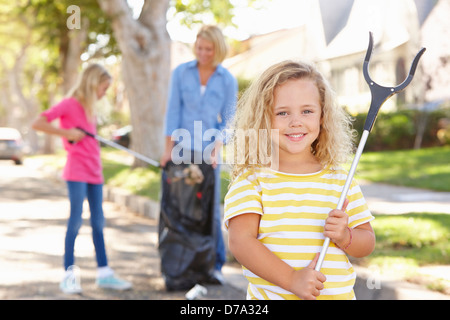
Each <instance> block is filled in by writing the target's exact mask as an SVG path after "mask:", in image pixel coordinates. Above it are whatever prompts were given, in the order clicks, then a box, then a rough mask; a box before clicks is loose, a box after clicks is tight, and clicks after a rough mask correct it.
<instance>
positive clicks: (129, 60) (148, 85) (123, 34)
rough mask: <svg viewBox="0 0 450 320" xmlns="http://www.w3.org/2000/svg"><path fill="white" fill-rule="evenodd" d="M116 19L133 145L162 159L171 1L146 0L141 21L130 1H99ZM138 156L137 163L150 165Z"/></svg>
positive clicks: (107, 12) (135, 148)
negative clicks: (134, 14)
mask: <svg viewBox="0 0 450 320" xmlns="http://www.w3.org/2000/svg"><path fill="white" fill-rule="evenodd" d="M98 2H99V4H100V7H101V8H102V10H103V11H104V12H105V13H106V14H107V15H108V16H109V17H110V18H111V19H112V27H113V32H114V37H115V38H116V40H117V43H118V44H119V47H120V50H121V52H122V76H123V81H124V83H125V86H126V90H127V93H128V98H129V102H130V116H131V125H132V126H133V132H132V136H131V140H132V145H131V148H132V149H133V150H135V151H136V152H138V153H141V154H143V155H145V156H148V157H150V158H152V159H155V160H159V158H160V156H161V154H162V151H163V125H164V121H163V119H164V114H165V106H166V99H167V89H168V85H169V76H170V37H169V34H168V32H167V30H166V22H167V21H166V12H167V9H168V6H169V0H146V1H145V3H144V6H143V8H142V12H141V15H140V17H139V19H138V20H135V19H133V17H132V13H131V10H130V8H129V7H128V5H127V3H126V0H98ZM146 165H147V164H145V163H143V162H142V161H140V160H137V159H135V162H134V166H135V167H137V166H146Z"/></svg>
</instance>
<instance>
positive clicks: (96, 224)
mask: <svg viewBox="0 0 450 320" xmlns="http://www.w3.org/2000/svg"><path fill="white" fill-rule="evenodd" d="M67 188H68V190H69V200H70V217H69V221H68V223H67V232H66V239H65V254H64V268H65V270H67V268H68V267H70V266H71V265H73V264H74V260H75V258H74V247H75V239H76V237H77V235H78V231H79V230H80V227H81V225H82V223H83V218H82V213H83V203H84V200H85V199H86V197H87V199H88V202H89V209H90V211H91V227H92V239H93V242H94V248H95V253H96V258H97V265H98V267H104V266H107V265H108V260H107V258H106V250H105V241H104V237H103V227H104V225H105V218H104V216H103V207H102V205H103V184H90V183H86V182H75V181H67Z"/></svg>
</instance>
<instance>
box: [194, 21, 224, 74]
mask: <svg viewBox="0 0 450 320" xmlns="http://www.w3.org/2000/svg"><path fill="white" fill-rule="evenodd" d="M198 38H203V39H205V40H208V41H210V42H212V43H213V45H214V62H213V63H214V66H217V65H219V64H220V63H222V61H223V60H225V58H226V56H227V53H228V46H227V43H226V41H225V38H224V36H223V34H222V31H221V30H220V29H219V28H218V27H216V26H213V25H205V26H203V27H202V28H201V29H200V30H199V32H198V33H197V38H196V39H197V40H198ZM197 40H196V42H197ZM194 54H195V50H194Z"/></svg>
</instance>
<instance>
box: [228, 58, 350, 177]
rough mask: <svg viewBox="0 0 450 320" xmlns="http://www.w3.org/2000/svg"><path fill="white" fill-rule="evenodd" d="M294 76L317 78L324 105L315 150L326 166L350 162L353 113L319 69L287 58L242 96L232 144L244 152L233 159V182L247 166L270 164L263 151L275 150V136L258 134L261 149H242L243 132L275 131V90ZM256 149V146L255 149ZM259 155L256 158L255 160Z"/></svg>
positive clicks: (250, 168) (235, 149) (266, 165)
mask: <svg viewBox="0 0 450 320" xmlns="http://www.w3.org/2000/svg"><path fill="white" fill-rule="evenodd" d="M293 79H309V80H312V81H314V83H315V84H316V86H317V88H318V89H319V94H320V104H321V108H322V115H321V117H322V124H321V128H320V134H319V137H318V138H317V139H316V141H314V143H313V144H312V145H311V151H312V153H313V154H314V155H315V156H316V158H317V159H318V160H319V162H320V163H321V164H322V166H323V167H325V166H330V167H331V168H332V169H334V168H337V167H338V166H339V165H340V164H342V163H344V162H346V161H347V160H348V158H349V156H350V154H351V153H352V151H353V140H354V131H353V130H352V126H351V119H350V116H349V115H348V114H347V113H346V112H345V110H344V109H343V108H342V107H340V106H339V105H338V104H337V101H336V97H335V93H334V92H333V90H332V89H331V87H330V85H329V84H328V82H327V81H326V80H325V78H324V77H323V76H322V74H321V73H320V72H319V71H318V69H317V68H316V67H315V66H313V65H311V64H308V63H305V62H296V61H290V60H289V61H283V62H280V63H278V64H275V65H273V66H271V67H269V68H268V69H267V70H266V71H264V72H263V73H262V74H261V76H260V77H259V78H258V79H256V80H255V81H253V82H252V84H251V85H250V87H249V88H248V89H247V90H246V91H245V93H244V94H243V95H242V97H241V99H239V102H238V105H237V110H236V114H235V118H234V120H233V121H232V123H231V130H230V132H232V135H231V137H230V142H229V143H230V146H229V147H231V150H232V151H233V153H234V155H235V154H237V153H240V154H241V155H242V154H243V155H244V156H243V157H241V158H240V159H239V160H240V161H233V162H232V172H231V181H233V180H234V179H235V178H236V177H237V176H238V175H239V174H241V173H242V172H243V171H244V169H249V170H252V169H255V168H256V167H270V165H271V164H270V163H267V161H266V159H262V158H261V154H264V152H263V153H261V152H260V150H271V143H272V142H271V139H261V138H260V137H259V136H256V138H257V142H256V145H257V146H256V147H257V152H256V154H255V152H254V147H255V146H250V145H249V144H246V145H245V148H242V143H239V134H237V133H239V132H241V133H242V132H249V131H253V132H258V131H259V130H266V132H270V130H271V127H272V125H271V117H272V113H273V103H274V90H275V88H276V87H278V86H280V85H282V84H283V83H286V82H287V81H289V80H293ZM252 148H253V149H252ZM255 157H256V161H254V159H255Z"/></svg>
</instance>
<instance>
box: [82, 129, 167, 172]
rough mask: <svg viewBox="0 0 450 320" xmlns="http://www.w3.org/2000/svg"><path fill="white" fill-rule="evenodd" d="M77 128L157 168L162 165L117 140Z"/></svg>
mask: <svg viewBox="0 0 450 320" xmlns="http://www.w3.org/2000/svg"><path fill="white" fill-rule="evenodd" d="M77 129H78V130H81V131H83V132H84V133H85V134H86V135H88V136H90V137H92V138H94V139H96V140H98V141H100V142H102V143H104V144H106V145H108V146H110V147H113V148H116V149H119V150H123V151H126V152H128V153H129V154H131V155H133V156H135V157H136V158H138V159H139V160H142V161H144V162H146V163H148V164H150V165H152V166H154V167H156V168H160V167H161V165H160V164H159V162H157V161H155V160H153V159H150V158H148V157H146V156H144V155H142V154H140V153H137V152H135V151H133V150H131V149H128V148H125V147H124V146H122V145H120V144H118V143H115V142H112V141H110V140H107V139H105V138H102V137H101V136H99V135H96V134H93V133H91V132H88V131H86V130H84V129H81V128H79V127H77Z"/></svg>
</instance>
